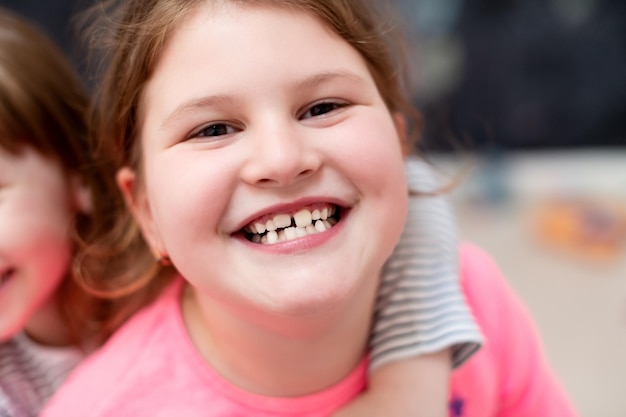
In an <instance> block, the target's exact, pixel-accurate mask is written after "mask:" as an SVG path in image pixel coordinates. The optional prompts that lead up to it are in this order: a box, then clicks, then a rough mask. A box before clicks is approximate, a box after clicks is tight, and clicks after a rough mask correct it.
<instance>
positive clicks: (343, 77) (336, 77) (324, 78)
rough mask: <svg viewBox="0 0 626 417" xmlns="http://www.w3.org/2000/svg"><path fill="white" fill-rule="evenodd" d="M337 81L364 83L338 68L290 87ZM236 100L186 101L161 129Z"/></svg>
mask: <svg viewBox="0 0 626 417" xmlns="http://www.w3.org/2000/svg"><path fill="white" fill-rule="evenodd" d="M337 81H347V82H350V83H353V84H362V85H365V84H366V81H365V79H363V78H362V77H361V76H359V75H357V74H356V73H354V72H351V71H346V70H339V71H334V72H322V73H318V74H314V75H311V76H309V77H306V78H304V79H303V80H299V81H297V82H295V83H294V84H293V86H292V88H293V89H294V90H295V91H306V90H310V89H314V88H316V87H319V86H320V85H323V84H328V83H332V82H337ZM235 102H236V100H235V99H234V98H233V97H232V96H228V95H214V96H207V97H201V98H198V99H193V100H190V101H187V102H185V103H183V104H181V105H180V106H178V107H177V108H176V109H175V110H174V111H173V112H172V113H171V114H170V115H169V116H167V117H166V118H165V120H164V121H163V123H161V129H163V128H165V127H166V126H167V125H168V124H169V123H170V122H171V121H172V120H174V119H176V118H178V117H180V116H181V115H183V114H185V113H187V112H188V111H193V110H198V109H203V108H209V107H232V106H234V105H235Z"/></svg>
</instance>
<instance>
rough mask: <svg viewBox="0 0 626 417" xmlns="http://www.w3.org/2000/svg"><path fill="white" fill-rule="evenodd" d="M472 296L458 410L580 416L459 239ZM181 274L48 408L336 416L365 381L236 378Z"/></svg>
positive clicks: (497, 287) (531, 337) (518, 416)
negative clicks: (475, 336) (266, 392)
mask: <svg viewBox="0 0 626 417" xmlns="http://www.w3.org/2000/svg"><path fill="white" fill-rule="evenodd" d="M460 259H461V276H462V284H463V289H464V292H465V294H466V297H467V301H468V303H469V305H470V306H471V308H472V311H473V313H474V315H475V318H476V320H477V322H478V324H479V326H480V328H481V331H482V332H483V335H484V337H485V343H484V346H483V347H482V349H481V350H480V351H479V352H478V353H476V354H475V355H474V356H473V357H472V358H470V359H469V360H468V362H466V364H465V365H464V366H463V367H461V368H460V369H458V370H457V371H455V372H454V374H453V376H452V380H451V388H450V392H451V396H450V412H449V415H450V416H451V417H522V416H524V417H538V416H541V417H570V416H576V413H575V412H574V410H573V408H572V407H571V405H570V402H569V400H568V399H567V396H566V395H565V393H564V392H563V390H562V389H561V387H560V385H559V383H558V381H557V380H556V379H555V378H554V376H553V374H552V372H551V370H550V368H549V366H548V364H547V363H546V361H545V359H544V356H543V352H542V349H541V347H540V344H539V339H538V336H537V333H536V331H535V329H534V327H533V324H532V322H531V321H530V319H529V317H528V315H527V313H526V312H525V310H524V308H523V307H522V306H521V304H520V303H519V301H518V300H517V299H516V297H515V296H514V294H513V293H512V292H511V290H510V289H509V287H508V286H507V285H506V282H505V281H504V280H503V279H502V277H501V276H500V273H499V272H498V270H497V268H496V267H495V265H494V264H493V263H492V262H491V260H490V259H489V257H488V256H486V255H485V254H484V253H483V252H482V251H480V250H478V249H477V248H475V247H473V246H470V245H463V246H462V248H461V256H460ZM180 287H181V285H180V282H178V283H177V284H175V285H173V286H172V287H170V288H169V289H168V290H167V291H166V292H165V293H164V294H163V295H162V296H161V297H160V298H159V299H158V300H157V301H156V302H154V303H153V304H152V305H150V306H148V307H146V308H145V309H144V310H142V311H141V312H139V313H138V314H137V315H135V317H133V318H132V319H131V320H130V321H129V322H128V323H127V324H126V325H125V326H123V327H122V328H121V329H120V330H119V331H118V332H117V333H116V334H115V336H114V337H113V338H112V339H111V340H110V341H109V342H108V343H107V344H106V345H105V346H104V347H103V348H101V349H100V350H99V351H98V352H96V353H95V354H93V355H92V356H91V357H90V358H88V359H87V360H86V361H85V362H83V364H82V365H81V366H79V368H77V370H76V371H75V372H74V374H73V375H72V376H71V377H70V378H69V380H68V381H67V382H66V384H65V385H64V386H63V387H62V388H61V389H60V390H59V391H58V392H57V395H56V396H55V397H53V399H52V401H51V402H50V404H49V406H48V408H47V409H46V410H45V411H44V413H43V414H42V416H43V417H74V416H75V417H105V416H106V417H109V416H116V417H126V416H127V417H131V416H132V417H143V416H145V417H148V416H149V417H156V416H176V417H187V416H188V417H191V416H194V417H195V416H228V417H238V416H258V417H265V416H294V417H295V416H298V417H305V416H310V417H313V416H328V415H329V414H331V413H332V412H333V411H335V410H337V409H338V408H340V407H341V406H342V405H344V404H345V403H347V402H348V401H350V400H351V399H352V398H354V397H355V396H356V395H358V393H359V392H361V391H362V390H363V389H365V386H366V376H367V375H366V371H367V362H366V360H365V359H364V360H363V361H362V362H361V363H360V365H359V366H358V367H357V368H356V369H355V370H354V371H353V372H352V373H351V374H350V375H349V376H348V377H346V378H345V379H344V380H343V381H341V382H340V383H339V384H337V385H336V386H334V387H331V388H329V389H327V390H325V391H321V392H318V393H315V394H312V395H308V396H305V397H298V398H269V397H263V396H259V395H255V394H251V393H249V392H245V391H242V390H241V389H238V388H237V387H235V386H233V385H232V384H230V383H229V382H227V381H226V380H224V379H223V378H221V377H220V376H219V375H218V374H217V373H216V372H215V371H213V370H212V369H211V368H210V367H209V366H208V365H207V364H206V362H204V361H203V359H202V358H201V357H200V355H199V354H198V353H197V351H196V350H195V348H194V346H193V344H192V343H191V341H190V339H189V337H188V335H187V333H186V330H185V327H184V324H183V321H182V317H181V314H180V307H179V293H180Z"/></svg>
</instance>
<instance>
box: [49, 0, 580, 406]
mask: <svg viewBox="0 0 626 417" xmlns="http://www.w3.org/2000/svg"><path fill="white" fill-rule="evenodd" d="M124 3H125V6H124V7H125V8H124V9H123V10H124V12H125V15H124V18H123V21H124V24H123V25H122V26H120V29H119V31H118V32H117V34H116V38H115V41H114V44H113V47H114V50H113V51H112V53H111V54H110V55H109V56H111V57H112V61H111V63H110V66H109V67H108V71H107V73H106V76H105V81H104V84H103V90H102V92H101V94H102V96H101V100H100V101H99V104H100V105H101V106H100V109H101V110H102V111H103V114H101V115H100V117H99V119H98V120H99V121H100V123H101V124H100V128H101V129H100V130H99V134H100V138H101V140H102V141H103V143H102V144H103V146H104V147H105V148H107V149H108V150H109V152H111V155H112V156H114V157H115V158H116V161H117V163H118V166H119V170H118V173H117V181H118V185H119V187H120V189H121V191H122V193H123V195H124V197H125V199H126V201H127V204H128V206H129V207H130V209H131V211H132V215H133V217H134V219H135V220H136V222H137V223H138V225H139V228H140V229H141V233H142V236H143V237H141V236H139V235H134V236H132V235H131V236H129V235H125V237H126V240H125V242H126V243H127V245H126V247H125V248H124V249H126V250H125V251H121V250H119V249H120V247H115V245H113V244H111V243H110V242H111V241H107V243H105V244H104V245H101V246H98V245H94V247H93V248H91V249H89V248H88V251H87V252H86V255H85V257H84V258H83V262H84V270H85V271H86V272H89V270H90V269H91V268H97V263H98V262H102V257H101V256H94V257H93V259H91V258H90V257H89V256H88V255H90V252H89V250H91V251H92V253H93V254H96V255H100V254H105V255H106V256H107V259H108V261H107V262H116V265H122V267H119V266H118V267H115V268H114V271H125V273H124V274H122V275H119V274H108V275H107V274H103V273H102V268H100V271H99V273H97V274H91V275H89V274H86V275H85V276H84V278H85V279H91V280H92V282H91V284H92V285H93V286H95V287H97V288H99V289H100V290H101V291H107V290H108V291H117V293H118V294H121V293H123V292H124V289H126V290H127V292H128V293H132V292H133V291H134V290H136V289H137V288H138V287H139V286H140V284H144V285H143V286H142V287H141V288H142V289H141V290H140V291H139V292H137V293H135V294H137V295H138V297H140V298H141V299H142V303H146V302H147V301H149V300H151V299H154V301H153V302H152V303H151V304H149V305H147V306H146V307H145V308H143V309H142V310H140V311H139V312H137V313H136V314H134V315H133V316H132V317H131V318H130V319H129V320H128V321H127V322H126V323H125V324H124V325H123V326H122V327H121V328H120V329H119V330H118V331H117V332H116V333H115V334H114V335H113V337H112V338H111V339H110V340H109V342H108V343H107V344H106V345H105V346H104V347H103V348H101V350H100V351H98V352H97V353H96V354H94V355H93V356H92V357H90V358H89V359H88V360H87V361H86V362H84V364H83V365H82V366H80V367H79V368H78V370H77V371H76V373H75V374H74V375H73V376H72V377H71V379H70V381H69V383H68V384H67V385H66V386H65V387H64V388H62V389H61V391H60V392H59V394H58V396H57V397H55V398H54V399H53V401H52V402H51V404H50V408H49V409H48V410H47V412H46V413H44V416H48V417H49V416H81V417H82V416H109V415H115V416H135V417H136V416H155V415H176V416H196V415H215V416H218V415H228V416H248V415H254V416H277V415H282V416H326V415H329V414H331V413H333V412H336V411H338V410H339V409H340V408H341V407H342V406H345V405H346V404H348V403H349V402H350V401H352V400H354V399H355V398H356V397H357V396H358V395H359V394H360V393H361V392H363V391H364V390H365V388H366V386H367V378H368V377H367V367H368V363H369V354H368V353H369V350H368V341H369V339H370V331H371V328H372V318H373V317H374V313H375V305H376V299H377V294H378V291H379V283H380V274H381V271H382V270H383V267H384V266H385V265H386V262H387V261H388V259H389V257H390V256H391V254H392V252H393V250H394V248H396V247H397V245H398V242H399V240H400V237H401V233H402V230H403V228H404V226H405V220H406V215H407V210H408V200H409V199H408V186H407V180H406V177H405V172H404V167H405V165H404V159H405V152H404V150H405V149H406V135H407V133H406V129H405V127H406V119H405V117H404V116H405V115H409V114H411V110H410V106H408V105H407V103H408V101H407V100H406V99H405V97H404V96H403V94H402V93H401V91H402V89H401V86H400V83H399V78H397V77H396V71H395V70H394V64H393V61H392V60H391V59H390V55H389V50H388V49H387V44H386V42H385V38H384V36H383V34H382V33H383V32H381V31H379V29H381V28H379V27H378V25H377V24H375V20H374V18H373V14H370V13H369V11H368V9H367V8H366V7H365V6H364V4H362V3H361V2H357V1H319V0H317V1H306V0H294V1H271V0H269V1H180V2H167V1H158V0H156V1H154V2H146V1H128V2H124ZM403 112H406V113H405V114H403ZM127 224H132V222H130V217H129V216H127V215H126V214H125V213H120V218H119V225H120V227H119V228H118V229H117V230H122V231H127V230H128V229H127V228H126V227H123V225H127ZM126 233H128V232H126ZM120 241H122V239H120ZM144 241H145V242H146V243H147V245H148V247H149V250H148V249H147V248H145V246H143V243H142V242H144ZM113 243H117V242H116V241H113ZM103 248H104V250H103ZM127 248H131V249H130V250H129V249H127ZM464 254H469V255H464ZM154 258H157V259H159V260H160V264H161V266H162V267H161V268H160V269H158V268H157V269H156V270H155V269H154V268H153V267H152V266H151V262H152V260H153V259H154ZM462 258H463V259H466V260H467V259H470V260H472V261H473V264H472V268H470V269H469V271H470V273H467V275H468V276H467V277H466V278H464V279H465V280H466V282H468V283H467V284H466V285H470V283H471V281H473V277H474V276H476V275H477V274H476V271H475V269H476V268H475V267H474V265H478V266H479V267H483V266H485V268H484V271H483V272H485V273H486V275H487V276H488V277H490V278H493V279H495V280H496V281H497V279H496V278H497V274H495V273H494V271H495V269H494V268H490V267H488V265H487V264H488V262H486V261H485V260H484V256H482V255H480V253H479V252H478V251H476V250H474V251H471V250H470V251H468V250H463V251H462ZM387 265H388V267H389V268H390V269H393V267H394V266H393V264H387ZM392 284H393V281H392ZM479 284H480V285H481V286H482V285H485V286H486V287H487V288H495V290H494V293H493V294H489V298H488V300H490V299H492V298H493V299H494V300H500V301H502V303H503V305H504V306H509V305H511V307H507V309H509V310H511V311H512V314H511V321H513V318H517V317H518V316H519V314H518V313H519V312H520V311H521V310H519V311H518V305H517V304H516V303H511V302H510V301H511V296H510V294H508V293H506V292H502V293H499V292H498V291H499V289H500V288H501V286H498V285H491V283H489V282H487V281H485V282H480V283H479ZM479 284H476V285H479ZM418 285H419V284H418ZM392 286H393V285H392ZM381 290H384V288H382V287H381ZM383 293H384V291H383ZM494 295H495V296H494ZM434 301H435V303H436V300H434ZM445 302H446V301H445V300H444V301H443V303H444V304H445ZM494 302H495V301H494ZM131 312H132V311H127V312H125V314H129V313H131ZM481 317H484V316H482V315H481ZM525 320H526V318H525V316H523V319H522V320H521V321H520V323H516V324H518V326H516V328H517V329H520V331H523V330H526V329H527V328H529V327H530V326H526V324H527V323H526V321H525ZM485 328H488V329H489V330H490V332H491V331H492V330H493V329H492V327H489V326H486V327H485ZM498 329H500V328H498ZM531 333H532V332H531ZM535 342H536V340H535V336H534V335H532V334H530V335H529V337H528V343H527V344H526V345H524V346H523V349H524V350H525V351H527V352H528V355H530V356H532V357H533V358H534V357H535V356H537V357H539V358H541V352H540V349H539V347H538V345H537V344H535ZM507 348H510V347H509V346H507ZM521 348H522V347H518V349H521ZM490 352H491V351H490ZM480 354H481V353H480V352H479V353H478V354H476V355H475V356H474V357H477V356H478V355H480ZM472 359H473V358H472ZM472 359H470V361H469V363H468V365H466V366H465V367H463V368H462V370H465V369H466V368H467V367H468V366H469V365H471V363H472ZM492 359H493V357H492V356H485V359H484V361H482V362H479V364H480V366H481V368H480V370H481V371H484V372H485V374H486V377H485V378H484V380H483V381H482V382H483V383H482V384H474V380H471V379H467V377H465V379H461V380H460V381H457V384H456V385H454V386H453V392H454V393H455V395H465V392H466V391H467V393H468V394H467V395H470V396H473V397H471V399H470V401H469V403H470V404H472V405H471V407H475V410H476V411H477V413H476V414H472V415H475V416H495V415H499V414H495V413H492V411H493V410H498V409H500V408H501V406H503V405H505V404H506V407H512V409H515V410H516V411H519V412H520V413H518V414H515V415H519V416H521V415H525V416H536V415H541V414H542V413H541V412H540V410H541V411H544V410H546V409H547V408H545V406H546V400H545V398H544V395H545V396H547V398H549V399H550V404H551V406H552V407H553V408H552V409H553V410H559V411H563V410H567V409H568V404H567V401H566V399H565V398H564V397H563V396H562V394H561V393H560V391H559V388H558V384H556V383H555V382H554V381H553V380H552V377H551V374H550V372H549V369H548V367H547V366H545V364H544V363H543V361H542V360H538V361H537V362H536V363H537V364H538V365H537V372H536V373H533V378H532V383H533V384H532V387H533V392H535V391H534V390H535V389H537V390H538V392H540V393H541V395H540V396H539V397H537V398H538V400H537V398H534V397H533V399H532V401H531V402H530V403H529V404H524V405H519V404H518V403H517V402H518V401H517V399H515V400H511V399H510V397H517V396H518V394H519V392H521V391H524V390H525V389H526V388H527V386H528V385H529V383H528V381H527V380H526V379H525V378H513V379H514V381H513V383H511V384H507V386H506V388H507V392H500V391H499V390H491V389H485V390H483V389H481V388H491V387H492V385H491V383H492V382H494V381H495V378H497V376H498V375H499V373H500V372H501V371H502V372H503V371H504V368H503V369H502V370H500V369H499V370H498V371H497V372H496V371H495V370H494V368H491V369H490V368H489V366H490V365H491V363H492V362H491V361H492ZM398 363H400V362H398ZM384 369H385V367H381V372H383V371H384ZM437 369H439V368H437ZM383 375H384V376H385V377H384V378H382V379H383V381H388V383H387V384H385V383H378V382H376V383H375V382H374V381H375V380H376V378H377V375H376V373H374V374H373V375H372V377H371V379H372V385H371V386H370V390H368V392H369V391H371V392H372V393H375V392H383V393H385V394H387V395H386V398H383V399H382V400H383V401H382V403H381V402H379V400H381V398H380V397H370V400H369V401H370V402H369V403H368V402H367V401H368V400H367V398H368V397H366V396H364V397H363V398H364V399H365V402H359V400H357V401H354V402H353V403H352V404H356V405H357V407H358V406H364V407H368V405H371V406H372V408H361V409H360V412H361V414H360V415H377V414H378V415H391V414H392V412H393V411H396V415H407V414H413V412H412V411H408V410H407V409H406V408H405V409H404V410H402V409H401V410H399V411H398V409H397V408H396V409H395V410H394V407H395V406H396V404H395V403H397V401H396V397H394V395H393V394H395V392H394V390H395V389H397V394H398V395H400V393H402V392H411V390H413V391H414V394H415V396H419V395H420V393H423V392H428V387H426V386H422V385H411V384H410V382H413V381H415V380H420V378H424V377H425V378H426V379H427V378H428V376H429V374H428V373H427V372H423V373H420V374H416V375H412V377H413V378H414V379H411V378H407V379H405V380H404V381H406V382H407V383H406V384H397V380H396V384H395V385H394V383H393V382H391V381H392V379H391V378H389V379H388V378H387V376H388V375H387V374H384V373H383ZM437 375H440V374H437ZM444 375H445V374H444ZM470 375H471V376H472V377H475V376H476V375H475V374H470ZM378 378H380V377H378ZM518 379H519V380H518ZM475 380H476V381H478V380H480V379H479V378H475ZM536 380H539V381H541V383H535V382H536ZM422 381H423V380H422ZM436 381H437V382H441V381H440V380H436ZM385 385H386V387H385ZM441 385H445V381H443V383H442V384H441ZM496 385H497V384H496ZM385 388H386V389H385ZM472 389H473V391H472ZM509 389H510V392H509ZM377 390H382V391H377ZM403 390H405V391H403ZM468 390H469V391H468ZM390 393H391V394H390ZM384 400H386V402H385V401H384ZM434 401H435V407H436V406H437V405H438V406H439V408H438V409H436V410H437V413H438V414H428V415H442V414H444V413H445V412H446V401H445V398H443V397H442V398H441V399H439V398H438V397H435V398H434ZM381 404H382V406H383V407H386V408H382V409H381V408H376V406H377V405H378V406H379V407H380V406H381ZM403 404H404V403H403ZM455 404H458V401H456V402H455ZM485 405H486V406H485ZM457 408H458V407H457ZM525 408H527V410H526V409H525ZM425 410H426V412H427V413H429V412H431V411H432V409H426V408H425ZM343 411H348V412H349V410H343ZM358 411H359V410H357V412H358ZM521 411H523V412H525V414H523V413H521ZM340 412H342V411H340ZM418 412H419V410H418ZM479 412H480V413H482V414H479ZM415 414H416V415H419V414H417V413H415ZM457 415H462V414H457ZM502 415H505V414H502ZM510 415H513V414H510ZM545 415H548V414H545ZM550 415H560V416H567V415H570V414H564V413H556V414H555V413H553V414H550Z"/></svg>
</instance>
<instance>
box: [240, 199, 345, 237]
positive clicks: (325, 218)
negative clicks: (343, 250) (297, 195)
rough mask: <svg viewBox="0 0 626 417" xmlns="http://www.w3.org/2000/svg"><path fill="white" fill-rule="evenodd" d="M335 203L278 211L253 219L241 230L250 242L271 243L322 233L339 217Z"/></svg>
mask: <svg viewBox="0 0 626 417" xmlns="http://www.w3.org/2000/svg"><path fill="white" fill-rule="evenodd" d="M340 214H341V209H340V207H339V206H337V205H335V204H316V205H314V206H310V207H306V208H303V209H300V210H297V211H295V212H293V213H279V214H274V215H272V216H266V217H263V218H261V219H258V220H255V221H254V222H252V223H250V224H248V225H247V226H246V227H244V228H243V230H242V232H243V234H244V236H245V237H246V239H248V240H249V241H250V242H253V243H258V244H261V245H272V244H275V243H280V242H287V241H290V240H295V239H299V238H301V237H305V236H308V235H314V234H317V233H322V232H324V231H326V230H328V229H331V228H332V227H333V226H334V225H335V224H337V222H338V221H339V219H340V218H341V216H340Z"/></svg>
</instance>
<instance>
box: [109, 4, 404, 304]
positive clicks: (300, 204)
mask: <svg viewBox="0 0 626 417" xmlns="http://www.w3.org/2000/svg"><path fill="white" fill-rule="evenodd" d="M141 114H142V115H143V119H142V122H141V141H142V142H141V149H142V155H143V164H144V165H143V168H142V169H143V172H142V174H141V175H140V176H142V177H143V179H142V180H141V181H139V177H140V176H135V174H134V173H133V172H131V171H130V170H128V169H123V170H121V171H120V173H119V175H118V180H119V183H120V186H121V188H122V190H123V191H124V192H125V194H126V196H127V198H129V199H131V200H133V202H132V204H133V208H134V211H135V214H136V216H137V217H138V219H139V221H140V224H141V225H142V229H143V231H144V235H145V236H146V238H147V240H148V242H149V243H150V245H151V246H152V248H153V250H154V252H155V253H164V254H168V255H169V256H170V258H171V260H172V261H173V263H174V265H175V266H176V268H177V269H178V270H179V271H180V272H181V274H182V275H183V276H184V277H185V278H186V279H187V280H188V281H190V282H191V283H192V284H193V286H194V287H195V288H196V289H197V291H199V292H200V293H204V294H208V295H209V296H210V297H211V298H213V299H218V300H219V301H220V302H221V303H222V305H227V306H230V307H232V308H235V309H238V310H239V311H240V312H241V311H247V312H248V313H250V312H252V313H255V312H259V311H266V312H271V313H272V314H278V315H287V314H289V315H298V314H311V313H313V312H318V311H325V310H326V309H328V308H329V307H330V306H332V305H334V303H336V302H340V301H341V300H344V301H345V300H346V299H348V297H353V298H354V295H355V294H357V293H358V291H359V290H360V289H362V288H363V285H364V284H366V283H369V284H370V285H369V287H370V288H371V285H372V283H374V285H375V283H376V280H377V277H378V272H379V270H380V268H381V266H382V264H383V263H384V261H385V260H386V258H387V257H388V256H389V255H390V253H391V251H392V250H393V247H394V246H395V244H396V242H397V240H398V237H399V235H400V232H401V230H402V227H403V224H404V220H405V214H406V213H405V211H406V202H407V186H406V183H405V179H404V171H403V155H402V150H401V143H400V140H399V137H398V133H397V130H396V124H395V121H396V120H397V119H395V118H394V117H392V115H391V114H390V113H389V111H388V109H387V108H386V107H385V105H384V103H383V100H382V98H381V96H380V95H379V93H378V91H377V88H376V85H375V84H374V81H373V79H372V77H371V75H370V73H369V71H368V69H367V66H366V64H365V62H364V61H363V59H362V58H361V56H360V55H359V54H358V53H357V52H356V51H355V50H354V49H352V48H351V47H350V46H349V45H348V44H347V43H346V42H345V41H343V40H342V39H341V38H339V37H338V36H337V35H335V34H334V33H332V32H331V31H329V30H328V29H326V27H325V26H323V25H322V24H320V23H319V22H318V21H317V20H316V19H314V18H312V17H311V16H309V15H307V14H305V13H302V12H296V11H290V10H283V9H277V8H264V7H240V6H232V5H231V6H225V7H221V8H209V7H207V6H204V7H201V8H200V9H198V11H196V12H195V14H193V15H192V16H191V17H190V19H189V20H187V21H185V23H184V24H183V25H182V27H180V28H179V29H178V30H177V31H176V32H175V33H174V35H173V36H172V37H171V39H170V40H169V43H168V45H167V47H166V49H165V50H164V51H163V53H162V55H161V58H160V61H159V63H158V65H157V66H156V68H155V71H154V73H153V75H152V77H151V78H150V80H149V82H148V84H147V87H146V90H145V92H144V96H143V101H142V111H141ZM133 196H134V197H133ZM324 219H326V220H324ZM268 230H269V231H268ZM365 286H366V287H367V285H365ZM253 315H254V314H251V316H253Z"/></svg>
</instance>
